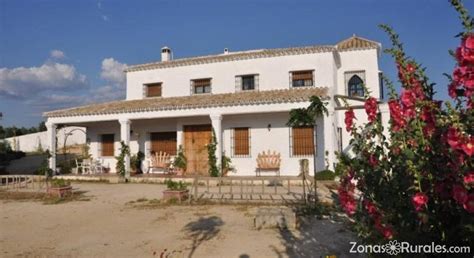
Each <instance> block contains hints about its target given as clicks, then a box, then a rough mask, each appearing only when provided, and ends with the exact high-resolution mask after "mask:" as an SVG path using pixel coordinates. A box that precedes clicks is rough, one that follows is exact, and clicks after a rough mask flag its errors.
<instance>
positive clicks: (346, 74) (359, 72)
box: [344, 70, 366, 97]
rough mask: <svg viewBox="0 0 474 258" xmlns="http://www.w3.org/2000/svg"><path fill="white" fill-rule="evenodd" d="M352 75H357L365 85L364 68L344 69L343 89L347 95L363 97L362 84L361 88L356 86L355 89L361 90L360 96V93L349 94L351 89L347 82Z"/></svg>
mask: <svg viewBox="0 0 474 258" xmlns="http://www.w3.org/2000/svg"><path fill="white" fill-rule="evenodd" d="M354 76H357V77H359V79H360V80H361V81H362V85H365V84H366V78H365V70H354V71H346V72H344V89H345V92H346V95H347V96H348V97H364V95H365V89H364V86H361V87H362V88H358V89H357V90H356V92H357V91H360V90H362V96H360V95H352V94H351V89H350V88H349V82H350V81H351V79H352V78H353V77H354Z"/></svg>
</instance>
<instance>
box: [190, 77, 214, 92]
mask: <svg viewBox="0 0 474 258" xmlns="http://www.w3.org/2000/svg"><path fill="white" fill-rule="evenodd" d="M191 82H192V92H193V94H203V93H211V79H196V80H192V81H191Z"/></svg>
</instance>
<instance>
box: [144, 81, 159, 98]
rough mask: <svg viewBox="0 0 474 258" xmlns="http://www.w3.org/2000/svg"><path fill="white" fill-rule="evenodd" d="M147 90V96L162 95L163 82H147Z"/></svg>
mask: <svg viewBox="0 0 474 258" xmlns="http://www.w3.org/2000/svg"><path fill="white" fill-rule="evenodd" d="M145 91H146V96H147V97H161V82H160V83H150V84H146V85H145Z"/></svg>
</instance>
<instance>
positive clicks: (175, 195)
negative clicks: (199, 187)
mask: <svg viewBox="0 0 474 258" xmlns="http://www.w3.org/2000/svg"><path fill="white" fill-rule="evenodd" d="M165 183H166V190H164V191H163V200H164V201H169V200H178V201H179V202H181V201H182V200H186V199H187V198H188V195H189V190H188V189H187V187H186V184H185V183H184V182H182V181H179V182H175V181H173V180H171V179H168V180H166V181H165Z"/></svg>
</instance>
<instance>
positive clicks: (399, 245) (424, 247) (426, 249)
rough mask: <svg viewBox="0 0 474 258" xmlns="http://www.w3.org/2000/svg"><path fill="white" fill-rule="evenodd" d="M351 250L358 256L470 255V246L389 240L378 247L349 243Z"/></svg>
mask: <svg viewBox="0 0 474 258" xmlns="http://www.w3.org/2000/svg"><path fill="white" fill-rule="evenodd" d="M349 243H350V244H351V248H350V250H349V253H360V254H388V255H398V254H421V253H423V254H442V253H451V254H460V253H462V254H470V253H471V248H470V246H446V245H440V244H436V243H434V242H432V243H429V244H411V243H408V242H398V241H397V240H391V241H389V242H388V243H386V244H380V245H364V244H357V242H349Z"/></svg>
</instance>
